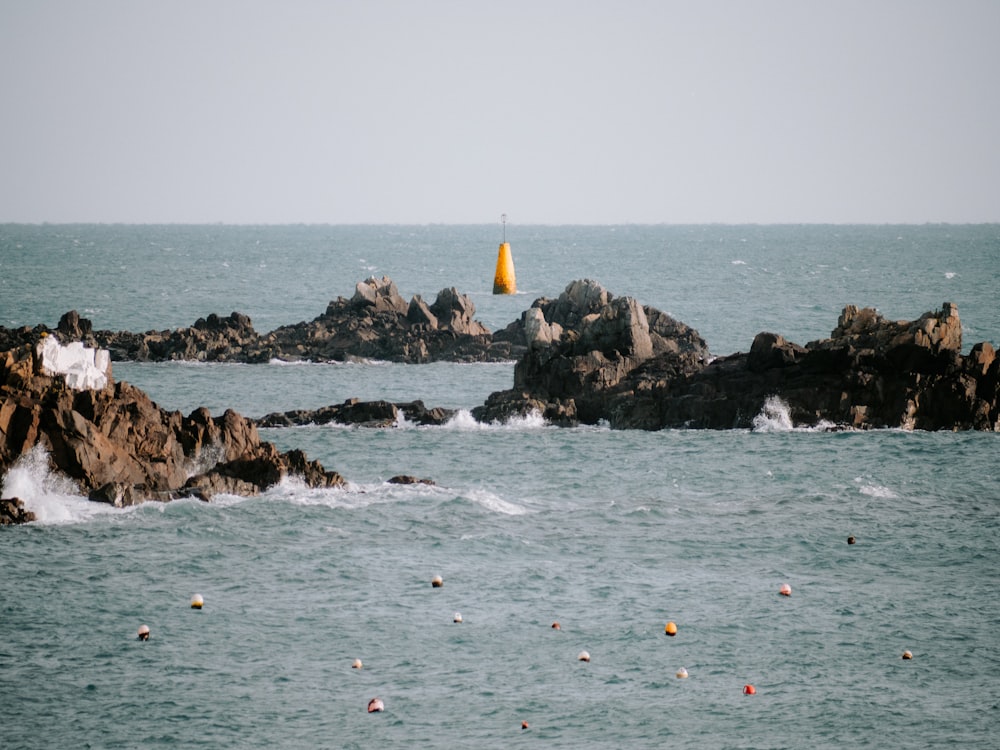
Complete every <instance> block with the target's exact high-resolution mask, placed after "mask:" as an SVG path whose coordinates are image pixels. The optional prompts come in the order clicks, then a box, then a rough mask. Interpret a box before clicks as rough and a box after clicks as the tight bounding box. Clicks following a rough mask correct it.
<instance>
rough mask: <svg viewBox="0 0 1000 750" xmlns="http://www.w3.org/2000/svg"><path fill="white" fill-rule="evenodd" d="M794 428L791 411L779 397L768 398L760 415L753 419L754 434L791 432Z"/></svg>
mask: <svg viewBox="0 0 1000 750" xmlns="http://www.w3.org/2000/svg"><path fill="white" fill-rule="evenodd" d="M794 428H795V425H793V424H792V413H791V410H790V409H789V408H788V404H787V403H785V402H784V401H783V400H782V399H781V398H779V397H778V396H768V397H767V400H766V401H765V402H764V405H763V406H762V407H761V408H760V413H759V414H758V415H757V416H756V417H754V418H753V431H754V432H790V431H791V430H793V429H794Z"/></svg>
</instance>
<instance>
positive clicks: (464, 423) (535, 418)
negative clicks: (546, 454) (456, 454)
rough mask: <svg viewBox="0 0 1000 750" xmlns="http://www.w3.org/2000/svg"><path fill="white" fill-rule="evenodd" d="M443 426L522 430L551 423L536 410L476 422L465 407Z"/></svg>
mask: <svg viewBox="0 0 1000 750" xmlns="http://www.w3.org/2000/svg"><path fill="white" fill-rule="evenodd" d="M443 427H444V428H445V429H452V430H459V431H468V432H472V431H482V430H517V431H522V432H523V431H528V430H541V429H546V428H549V427H552V425H550V424H549V423H548V422H547V421H546V420H545V417H543V416H542V413H541V412H539V411H537V410H536V411H532V412H531V413H529V414H525V415H524V416H523V417H520V416H518V417H511V418H510V419H508V420H506V421H505V422H496V421H495V422H477V421H476V420H475V419H474V418H473V416H472V412H470V411H468V410H467V409H459V410H458V412H457V413H456V414H455V416H454V417H452V418H451V419H449V420H448V421H447V422H446V423H445V424H444V425H443Z"/></svg>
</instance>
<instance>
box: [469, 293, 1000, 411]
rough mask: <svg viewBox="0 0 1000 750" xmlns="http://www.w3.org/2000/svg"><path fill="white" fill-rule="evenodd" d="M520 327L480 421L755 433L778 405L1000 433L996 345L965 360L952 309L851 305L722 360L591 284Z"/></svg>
mask: <svg viewBox="0 0 1000 750" xmlns="http://www.w3.org/2000/svg"><path fill="white" fill-rule="evenodd" d="M522 322H523V326H522V327H523V329H524V331H525V332H526V336H527V337H528V339H529V340H528V342H527V345H528V351H527V353H526V354H525V355H524V356H523V357H522V358H521V359H520V360H519V361H518V363H517V365H516V367H515V374H514V388H513V389H512V390H509V391H501V392H498V393H494V394H491V395H490V397H489V399H488V400H487V402H486V403H485V404H484V405H483V406H481V407H477V408H476V409H475V410H474V411H473V415H474V416H475V417H476V418H477V419H479V420H484V421H489V420H503V419H507V418H509V417H510V416H512V415H523V414H525V413H528V412H531V411H539V412H541V413H542V414H543V415H544V416H545V417H546V418H547V419H549V420H550V421H552V422H555V423H557V424H563V425H573V424H577V423H580V422H583V423H595V422H597V421H599V420H607V421H608V423H610V424H611V426H612V427H615V428H641V429H661V428H664V427H696V428H714V429H727V428H736V427H750V426H751V425H752V421H753V418H754V417H755V416H756V415H757V414H758V413H760V411H761V409H762V407H763V406H764V404H765V402H766V401H767V400H768V398H770V397H772V396H778V397H780V398H781V399H782V400H783V401H784V402H785V403H786V404H787V405H788V407H789V410H790V413H791V416H792V420H793V423H794V424H796V425H817V424H824V423H828V424H832V425H837V426H848V427H855V428H861V429H865V428H876V427H899V428H904V429H925V430H940V429H948V430H955V429H976V430H994V431H998V430H1000V385H998V381H1000V359H998V358H997V357H996V355H995V352H994V350H993V347H992V345H991V344H989V343H981V344H976V345H975V346H974V347H973V348H972V351H971V352H970V353H969V354H968V355H967V356H963V355H962V354H961V349H962V331H961V322H960V320H959V317H958V309H957V307H956V306H955V305H954V304H951V303H945V305H944V306H943V307H942V309H941V310H940V311H938V312H930V313H925V314H924V315H922V316H921V317H920V318H918V319H917V320H915V321H889V320H886V319H885V318H883V317H882V315H880V314H879V313H878V312H877V311H875V310H873V309H871V308H864V309H860V310H859V309H858V308H857V307H854V306H848V307H846V308H845V309H844V311H843V313H842V314H841V316H840V319H839V321H838V323H837V327H836V328H834V330H833V332H832V333H831V336H830V338H828V339H823V340H820V341H814V342H810V343H808V344H807V345H806V346H798V345H796V344H794V343H791V342H788V341H786V340H785V339H784V338H783V337H782V336H780V335H777V334H774V333H767V332H764V333H760V334H758V335H757V337H756V338H755V339H754V341H753V344H752V345H751V347H750V351H749V353H746V354H742V353H737V354H733V355H730V356H728V357H722V358H718V359H711V358H710V357H709V355H708V351H707V348H706V347H705V345H704V341H702V340H701V338H700V337H699V336H698V334H697V332H695V331H693V330H692V329H690V328H688V327H687V326H685V325H684V324H682V323H678V322H677V321H674V320H672V319H671V318H669V316H666V315H664V314H663V313H661V312H659V311H657V310H655V309H651V308H649V307H640V306H639V305H638V304H636V303H635V302H634V301H632V300H630V299H628V298H622V299H615V298H614V297H613V296H612V295H610V294H609V293H607V292H606V291H605V290H604V289H603V288H601V287H600V286H599V285H597V284H595V283H593V282H589V281H584V282H573V283H572V284H570V285H569V286H568V287H567V288H566V291H565V292H563V294H562V295H560V297H559V299H558V300H557V301H556V302H554V303H553V302H550V301H548V300H539V301H538V302H536V303H535V305H533V308H532V310H529V311H528V312H526V313H525V314H524V316H523V318H522ZM647 340H648V342H647Z"/></svg>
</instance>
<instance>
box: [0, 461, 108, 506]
mask: <svg viewBox="0 0 1000 750" xmlns="http://www.w3.org/2000/svg"><path fill="white" fill-rule="evenodd" d="M2 491H3V496H4V497H17V498H20V499H21V502H22V503H24V507H25V508H26V509H27V510H30V511H31V512H32V513H34V514H35V520H36V521H37V522H39V523H77V522H79V521H85V520H87V519H88V518H92V517H94V516H98V515H104V514H107V513H113V512H115V510H116V509H115V508H113V507H112V506H110V505H106V504H104V503H97V502H93V501H91V500H88V499H87V498H86V497H84V496H83V495H81V494H80V488H79V487H78V486H77V484H76V482H74V481H73V480H72V479H70V478H69V477H67V476H65V475H64V474H60V473H59V472H57V471H54V470H53V469H52V468H51V467H50V466H49V454H48V451H46V450H45V449H44V448H43V447H42V446H40V445H36V446H35V447H34V448H32V449H31V450H30V451H29V452H28V453H25V454H24V455H23V456H21V457H20V458H19V459H18V460H17V461H15V462H14V464H13V465H12V466H11V467H10V469H9V470H8V472H7V474H6V476H5V477H4V479H3V487H2Z"/></svg>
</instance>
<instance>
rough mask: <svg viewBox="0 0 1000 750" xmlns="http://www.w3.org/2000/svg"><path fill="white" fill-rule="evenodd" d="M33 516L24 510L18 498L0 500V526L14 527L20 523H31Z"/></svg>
mask: <svg viewBox="0 0 1000 750" xmlns="http://www.w3.org/2000/svg"><path fill="white" fill-rule="evenodd" d="M34 520H35V514H34V513H32V512H31V511H30V510H26V509H25V507H24V503H23V502H21V498H19V497H5V498H3V499H0V526H14V525H17V524H21V523H31V522H32V521H34Z"/></svg>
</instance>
